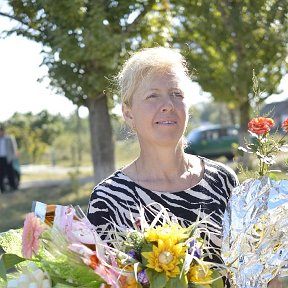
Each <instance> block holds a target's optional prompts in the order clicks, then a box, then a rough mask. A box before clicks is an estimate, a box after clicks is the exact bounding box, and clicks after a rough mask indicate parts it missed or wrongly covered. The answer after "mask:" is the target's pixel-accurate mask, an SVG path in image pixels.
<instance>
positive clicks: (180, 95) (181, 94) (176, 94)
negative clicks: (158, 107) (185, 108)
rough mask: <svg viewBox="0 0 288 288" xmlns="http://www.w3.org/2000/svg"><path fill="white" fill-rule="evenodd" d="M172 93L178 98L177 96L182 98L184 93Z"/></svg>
mask: <svg viewBox="0 0 288 288" xmlns="http://www.w3.org/2000/svg"><path fill="white" fill-rule="evenodd" d="M172 95H173V96H175V97H177V98H178V97H179V98H184V95H183V93H182V92H173V93H172Z"/></svg>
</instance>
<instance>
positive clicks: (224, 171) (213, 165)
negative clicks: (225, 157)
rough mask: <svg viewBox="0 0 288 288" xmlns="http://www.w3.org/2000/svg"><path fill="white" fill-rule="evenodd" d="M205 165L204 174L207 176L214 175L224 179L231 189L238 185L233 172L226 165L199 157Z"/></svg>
mask: <svg viewBox="0 0 288 288" xmlns="http://www.w3.org/2000/svg"><path fill="white" fill-rule="evenodd" d="M201 158H202V159H203V161H204V163H205V172H206V173H208V174H214V175H215V174H216V175H218V176H221V177H225V178H226V179H227V180H228V181H229V182H230V184H231V185H232V186H233V187H236V186H237V185H238V184H239V180H238V177H237V175H236V173H235V171H234V170H233V169H232V168H231V167H229V166H228V165H226V164H224V163H221V162H218V161H215V160H211V159H208V158H204V157H201Z"/></svg>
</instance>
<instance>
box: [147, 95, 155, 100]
mask: <svg viewBox="0 0 288 288" xmlns="http://www.w3.org/2000/svg"><path fill="white" fill-rule="evenodd" d="M156 97H157V95H156V94H150V95H148V96H147V97H146V99H153V98H156Z"/></svg>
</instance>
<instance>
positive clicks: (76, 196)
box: [0, 183, 94, 233]
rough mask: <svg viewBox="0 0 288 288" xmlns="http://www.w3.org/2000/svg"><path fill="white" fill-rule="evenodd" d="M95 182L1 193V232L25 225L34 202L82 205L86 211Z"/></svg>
mask: <svg viewBox="0 0 288 288" xmlns="http://www.w3.org/2000/svg"><path fill="white" fill-rule="evenodd" d="M93 186H94V184H93V183H87V184H79V185H78V187H77V189H75V187H74V186H73V185H65V186H54V187H45V188H31V189H25V190H18V191H15V192H11V193H4V194H0V233H1V232H4V231H7V230H9V229H15V228H20V227H22V226H23V221H24V218H25V215H26V214H27V213H29V212H31V207H32V202H33V201H40V202H44V203H46V204H59V205H68V204H72V205H80V207H81V208H82V209H83V211H84V213H86V210H87V204H88V201H89V197H90V194H91V191H92V188H93Z"/></svg>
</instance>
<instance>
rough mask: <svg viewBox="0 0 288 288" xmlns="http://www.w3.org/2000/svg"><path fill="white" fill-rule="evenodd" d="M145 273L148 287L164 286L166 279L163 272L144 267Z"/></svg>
mask: <svg viewBox="0 0 288 288" xmlns="http://www.w3.org/2000/svg"><path fill="white" fill-rule="evenodd" d="M145 271H146V274H147V277H148V279H149V282H150V288H164V287H166V283H167V281H168V277H167V276H166V274H165V273H159V272H156V271H155V270H153V269H149V268H148V269H146V270H145Z"/></svg>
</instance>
